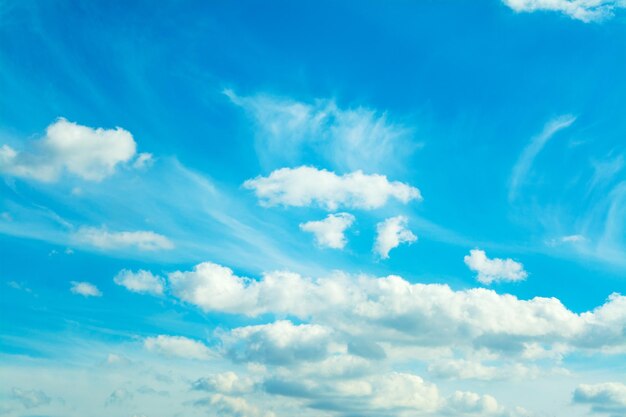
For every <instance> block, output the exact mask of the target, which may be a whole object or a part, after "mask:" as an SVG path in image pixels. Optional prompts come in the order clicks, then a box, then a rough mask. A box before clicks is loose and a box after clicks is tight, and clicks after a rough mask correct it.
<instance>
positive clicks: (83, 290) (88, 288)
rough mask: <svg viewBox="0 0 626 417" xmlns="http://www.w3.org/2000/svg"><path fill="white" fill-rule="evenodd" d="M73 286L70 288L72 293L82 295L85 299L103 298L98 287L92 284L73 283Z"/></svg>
mask: <svg viewBox="0 0 626 417" xmlns="http://www.w3.org/2000/svg"><path fill="white" fill-rule="evenodd" d="M71 284H72V286H71V287H70V291H71V292H73V293H74V294H79V295H82V296H83V297H101V296H102V293H101V292H100V290H99V289H98V287H96V286H95V285H93V284H90V283H89V282H77V281H72V282H71Z"/></svg>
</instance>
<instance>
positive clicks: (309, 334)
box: [222, 320, 333, 365]
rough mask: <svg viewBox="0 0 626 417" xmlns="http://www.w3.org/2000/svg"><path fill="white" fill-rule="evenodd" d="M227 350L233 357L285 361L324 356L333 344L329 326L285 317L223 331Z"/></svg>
mask: <svg viewBox="0 0 626 417" xmlns="http://www.w3.org/2000/svg"><path fill="white" fill-rule="evenodd" d="M222 341H223V342H224V344H225V347H226V349H227V351H228V354H229V355H230V356H231V357H232V358H233V359H234V360H236V361H245V362H259V363H269V364H273V365H289V364H293V363H299V362H301V361H319V360H322V359H324V358H325V357H326V356H327V355H328V354H329V352H330V351H331V350H332V348H333V339H332V330H331V329H329V328H327V327H324V326H320V325H317V324H300V325H294V324H293V323H291V322H290V321H288V320H279V321H275V322H273V323H269V324H261V325H256V326H245V327H238V328H235V329H233V330H231V331H230V332H229V333H228V334H226V335H224V336H223V338H222Z"/></svg>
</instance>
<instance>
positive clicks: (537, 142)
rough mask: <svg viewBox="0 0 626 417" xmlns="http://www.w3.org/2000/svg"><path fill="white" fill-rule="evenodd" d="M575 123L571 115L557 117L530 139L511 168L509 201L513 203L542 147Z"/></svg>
mask: <svg viewBox="0 0 626 417" xmlns="http://www.w3.org/2000/svg"><path fill="white" fill-rule="evenodd" d="M575 121H576V118H575V117H574V116H571V115H564V116H560V117H557V118H556V119H553V120H550V121H549V122H548V123H547V124H546V125H545V126H544V128H543V131H542V132H541V133H540V134H539V135H537V136H535V137H534V138H532V139H531V141H530V143H529V144H528V145H527V146H526V148H524V150H523V151H522V154H521V155H520V157H519V159H518V160H517V162H516V163H515V166H514V167H513V172H512V173H511V181H510V183H509V201H513V200H515V199H516V198H517V195H518V190H519V188H520V187H521V186H522V185H524V183H525V181H526V177H527V175H528V173H529V171H530V168H531V167H532V164H533V161H534V160H535V158H536V157H537V155H539V152H541V150H542V149H543V147H544V146H546V144H547V143H548V141H549V140H550V139H552V137H553V136H554V135H555V134H556V133H557V132H558V131H560V130H563V129H565V128H567V127H569V126H571V125H572V123H574V122H575Z"/></svg>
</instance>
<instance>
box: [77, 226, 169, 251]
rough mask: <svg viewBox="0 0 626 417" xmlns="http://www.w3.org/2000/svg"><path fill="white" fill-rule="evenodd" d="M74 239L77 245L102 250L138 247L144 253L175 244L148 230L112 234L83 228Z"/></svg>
mask: <svg viewBox="0 0 626 417" xmlns="http://www.w3.org/2000/svg"><path fill="white" fill-rule="evenodd" d="M73 238H74V240H75V241H76V242H77V243H82V244H86V245H90V246H94V247H96V248H100V249H123V248H128V247H136V248H137V249H139V250H142V251H155V250H166V249H173V248H174V244H173V243H172V242H171V241H170V240H169V239H168V238H167V237H165V236H163V235H160V234H158V233H155V232H151V231H146V230H138V231H132V232H129V231H124V232H110V231H108V230H107V229H105V228H96V227H81V228H80V229H78V231H77V232H76V233H74V235H73Z"/></svg>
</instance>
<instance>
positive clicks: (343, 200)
mask: <svg viewBox="0 0 626 417" xmlns="http://www.w3.org/2000/svg"><path fill="white" fill-rule="evenodd" d="M243 186H244V187H245V188H247V189H250V190H253V191H254V193H255V194H256V196H257V197H258V198H259V200H260V202H261V204H262V205H264V206H268V207H271V206H278V205H282V206H287V207H289V206H292V207H308V206H319V207H321V208H323V209H326V210H329V211H334V210H337V209H339V208H353V209H362V210H372V209H376V208H380V207H382V206H384V205H385V204H386V203H387V202H388V201H389V200H390V199H395V200H398V201H399V202H401V203H404V204H406V203H408V202H410V201H412V200H421V199H422V196H421V193H420V191H419V190H418V189H417V188H415V187H413V186H410V185H408V184H405V183H402V182H399V181H389V180H388V179H387V177H386V176H384V175H378V174H372V175H368V174H364V173H363V172H362V171H355V172H351V173H349V174H344V175H337V174H335V173H334V172H331V171H327V170H325V169H317V168H314V167H309V166H301V167H298V168H281V169H278V170H276V171H273V172H272V173H271V174H270V175H269V176H267V177H261V176H259V177H257V178H254V179H250V180H247V181H246V182H244V184H243Z"/></svg>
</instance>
